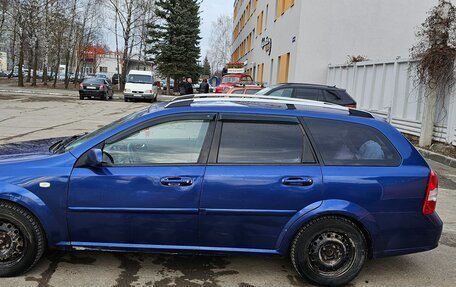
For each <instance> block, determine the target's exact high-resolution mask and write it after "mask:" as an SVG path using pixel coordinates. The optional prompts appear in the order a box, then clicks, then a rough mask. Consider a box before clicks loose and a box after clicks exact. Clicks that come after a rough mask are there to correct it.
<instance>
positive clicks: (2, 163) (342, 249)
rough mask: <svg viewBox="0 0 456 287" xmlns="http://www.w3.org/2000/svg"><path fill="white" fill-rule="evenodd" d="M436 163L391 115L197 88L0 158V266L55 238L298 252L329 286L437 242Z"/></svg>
mask: <svg viewBox="0 0 456 287" xmlns="http://www.w3.org/2000/svg"><path fill="white" fill-rule="evenodd" d="M437 192H438V183H437V176H436V174H435V173H434V172H433V171H432V170H431V169H430V167H429V165H428V164H427V163H426V161H425V160H424V159H423V158H422V157H421V155H420V154H419V153H418V152H417V150H416V149H415V148H414V147H413V146H412V145H411V144H410V143H409V142H408V141H407V140H406V139H405V137H404V136H403V135H402V134H401V133H399V132H398V131H397V130H396V129H395V128H393V127H392V126H391V125H389V124H388V123H386V122H384V121H382V120H379V119H375V118H374V117H373V116H372V115H371V114H369V113H366V112H363V111H359V110H355V109H349V108H346V107H340V106H336V105H332V104H327V103H321V102H314V101H306V100H298V99H286V98H274V97H269V96H267V97H266V96H255V95H253V96H248V95H234V96H233V95H216V96H208V95H206V96H204V95H200V96H188V97H183V98H178V99H176V100H174V101H172V102H170V103H162V104H159V105H154V106H151V107H150V108H149V109H147V110H143V111H140V112H138V113H135V114H133V115H130V116H128V117H126V118H123V119H121V120H118V121H116V122H114V123H112V124H110V125H108V126H106V127H103V128H101V129H99V130H97V131H95V132H93V133H90V134H85V135H80V136H74V137H70V138H67V139H64V140H61V141H58V142H57V143H55V144H53V145H52V146H51V147H50V148H49V151H45V152H39V153H37V152H35V153H29V154H21V155H14V154H9V155H4V156H2V157H1V158H0V276H15V275H18V274H21V273H24V272H27V271H28V270H29V269H30V268H32V266H33V265H34V264H35V263H36V262H37V261H38V260H39V259H40V257H41V256H42V254H43V252H44V250H45V249H46V248H59V249H65V250H71V249H78V250H80V249H91V250H116V251H119V250H123V251H144V252H173V253H175V252H186V253H187V252H193V253H208V252H209V253H221V252H226V253H253V254H269V255H272V254H276V255H283V256H290V257H291V261H292V263H293V265H294V267H295V268H296V270H297V272H298V273H299V274H300V275H302V276H303V277H305V278H306V279H308V280H309V281H311V282H313V283H316V284H321V285H328V286H338V285H343V284H346V283H348V282H350V281H351V280H352V279H353V278H354V277H355V276H356V275H357V274H358V273H359V272H360V270H361V269H362V267H363V264H364V263H365V261H366V260H367V259H369V258H378V257H385V256H394V255H402V254H409V253H414V252H421V251H426V250H430V249H433V248H435V247H437V245H438V241H439V238H440V235H441V232H442V221H441V220H440V218H439V216H438V215H437V213H436V212H435V207H436V200H437Z"/></svg>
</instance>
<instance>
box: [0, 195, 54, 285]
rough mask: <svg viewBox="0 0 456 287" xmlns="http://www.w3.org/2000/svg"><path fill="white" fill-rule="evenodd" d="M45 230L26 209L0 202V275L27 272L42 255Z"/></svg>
mask: <svg viewBox="0 0 456 287" xmlns="http://www.w3.org/2000/svg"><path fill="white" fill-rule="evenodd" d="M44 249H45V237H44V232H43V230H42V229H41V226H40V225H39V223H38V221H37V220H36V218H35V217H34V216H33V215H32V214H30V213H29V212H28V211H27V210H25V209H23V208H21V207H19V206H17V205H15V204H12V203H8V202H0V277H7V276H16V275H19V274H22V273H25V272H27V271H28V270H29V269H30V268H32V267H33V266H34V265H35V264H36V263H37V262H38V260H39V259H40V258H41V256H42V255H43V252H44Z"/></svg>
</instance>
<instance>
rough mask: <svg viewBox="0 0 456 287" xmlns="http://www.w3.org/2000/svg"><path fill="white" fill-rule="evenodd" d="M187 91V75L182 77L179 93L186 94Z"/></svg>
mask: <svg viewBox="0 0 456 287" xmlns="http://www.w3.org/2000/svg"><path fill="white" fill-rule="evenodd" d="M186 92H187V81H186V79H185V77H183V78H182V81H181V82H180V83H179V94H180V95H181V96H183V95H186Z"/></svg>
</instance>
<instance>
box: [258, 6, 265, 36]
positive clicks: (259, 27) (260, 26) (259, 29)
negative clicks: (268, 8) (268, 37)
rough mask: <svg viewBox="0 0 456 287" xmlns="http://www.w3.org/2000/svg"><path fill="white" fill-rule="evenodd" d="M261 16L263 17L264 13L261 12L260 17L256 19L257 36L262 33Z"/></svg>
mask: <svg viewBox="0 0 456 287" xmlns="http://www.w3.org/2000/svg"><path fill="white" fill-rule="evenodd" d="M263 16H264V11H261V13H260V15H258V17H257V33H258V34H257V36H259V35H261V34H262V33H263Z"/></svg>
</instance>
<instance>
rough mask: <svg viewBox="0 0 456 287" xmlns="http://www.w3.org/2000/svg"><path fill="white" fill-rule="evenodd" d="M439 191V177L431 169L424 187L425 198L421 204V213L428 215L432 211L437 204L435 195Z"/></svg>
mask: <svg viewBox="0 0 456 287" xmlns="http://www.w3.org/2000/svg"><path fill="white" fill-rule="evenodd" d="M438 193H439V178H438V176H437V174H436V173H435V172H434V171H433V170H431V173H430V174H429V180H428V184H427V189H426V198H425V199H424V204H423V214H424V215H429V214H432V213H434V211H435V207H436V205H437V195H438Z"/></svg>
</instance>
